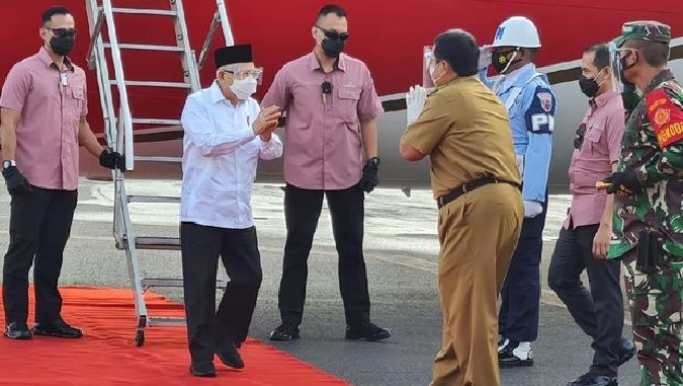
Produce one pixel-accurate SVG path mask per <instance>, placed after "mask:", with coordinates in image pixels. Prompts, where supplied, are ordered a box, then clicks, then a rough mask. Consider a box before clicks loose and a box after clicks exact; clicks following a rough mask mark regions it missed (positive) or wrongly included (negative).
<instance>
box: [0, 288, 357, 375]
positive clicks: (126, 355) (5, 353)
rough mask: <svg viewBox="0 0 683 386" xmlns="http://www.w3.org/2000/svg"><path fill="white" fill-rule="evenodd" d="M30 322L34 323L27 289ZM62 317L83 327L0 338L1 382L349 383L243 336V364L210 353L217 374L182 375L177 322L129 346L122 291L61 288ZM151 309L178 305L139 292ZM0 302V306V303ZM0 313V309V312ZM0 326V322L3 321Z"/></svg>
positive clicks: (182, 344)
mask: <svg viewBox="0 0 683 386" xmlns="http://www.w3.org/2000/svg"><path fill="white" fill-rule="evenodd" d="M30 294H31V295H30V301H31V306H30V308H29V309H30V310H31V311H30V313H31V317H30V318H29V326H32V325H33V289H32V288H31V290H30ZM62 296H63V298H64V307H63V317H64V319H65V320H66V321H67V322H68V323H69V324H72V325H74V326H77V327H80V328H82V329H84V332H85V337H83V338H82V339H77V340H68V339H59V338H48V337H41V336H35V337H33V339H32V340H30V341H12V340H9V339H6V338H4V337H0V384H2V385H12V386H20V385H26V386H28V385H60V386H62V385H63V386H77V385H88V386H105V385H154V386H162V385H163V386H167V385H230V386H254V385H260V386H264V385H278V386H295V385H296V386H301V385H348V383H347V382H344V381H342V380H340V379H337V378H335V377H333V376H331V375H328V374H326V373H323V372H322V371H319V370H317V369H316V368H314V367H313V366H311V365H309V364H307V363H305V362H302V361H300V360H298V359H296V358H294V357H292V356H290V355H288V354H286V353H284V352H282V351H279V350H277V349H275V348H273V347H271V346H267V345H264V344H262V343H260V342H258V341H256V340H251V339H250V340H248V341H247V342H246V343H245V344H244V345H243V346H242V349H241V353H242V357H243V358H244V361H245V364H246V367H245V368H244V369H242V370H233V369H229V368H227V367H225V366H224V365H223V364H222V363H221V362H220V361H219V360H218V358H216V359H215V361H214V363H215V364H216V370H217V373H218V376H217V377H216V378H196V377H193V376H191V375H190V374H189V372H188V367H189V353H188V351H187V343H186V342H187V341H186V335H185V334H186V330H185V328H184V327H152V328H147V329H146V331H145V345H144V346H143V347H135V343H134V338H135V322H136V318H135V310H134V305H133V297H132V292H131V291H129V290H119V289H109V288H89V287H66V288H62ZM146 301H147V305H148V309H149V310H150V311H149V313H150V315H153V316H179V315H183V307H182V305H178V304H173V303H171V302H169V301H168V300H166V299H164V298H163V297H161V296H159V295H156V294H152V293H150V292H148V293H147V295H146ZM0 307H1V305H0ZM0 315H2V314H0ZM2 325H3V326H4V323H3V324H2Z"/></svg>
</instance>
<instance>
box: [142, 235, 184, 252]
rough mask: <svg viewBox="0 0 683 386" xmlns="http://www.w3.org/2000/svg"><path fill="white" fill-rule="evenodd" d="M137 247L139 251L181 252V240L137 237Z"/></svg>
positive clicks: (176, 238) (175, 238)
mask: <svg viewBox="0 0 683 386" xmlns="http://www.w3.org/2000/svg"><path fill="white" fill-rule="evenodd" d="M135 247H136V248H137V249H156V250H165V251H179V250H180V239H179V238H178V237H137V238H136V239H135Z"/></svg>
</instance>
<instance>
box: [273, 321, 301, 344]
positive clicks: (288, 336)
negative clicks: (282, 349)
mask: <svg viewBox="0 0 683 386" xmlns="http://www.w3.org/2000/svg"><path fill="white" fill-rule="evenodd" d="M300 337H301V336H300V335H299V326H296V325H294V324H286V323H283V324H281V325H279V326H277V328H276V329H274V330H273V332H271V333H270V340H277V341H282V342H284V341H288V340H292V339H299V338H300Z"/></svg>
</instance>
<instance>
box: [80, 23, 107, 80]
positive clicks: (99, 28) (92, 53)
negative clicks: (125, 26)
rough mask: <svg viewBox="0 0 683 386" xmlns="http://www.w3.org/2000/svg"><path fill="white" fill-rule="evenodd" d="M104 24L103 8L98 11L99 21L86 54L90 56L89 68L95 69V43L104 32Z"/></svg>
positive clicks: (87, 56)
mask: <svg viewBox="0 0 683 386" xmlns="http://www.w3.org/2000/svg"><path fill="white" fill-rule="evenodd" d="M102 24H104V13H102V10H99V11H98V12H97V23H95V29H94V30H93V32H92V35H91V36H90V44H89V45H88V53H87V54H86V56H85V57H86V58H88V59H87V60H88V68H89V69H91V70H94V69H95V43H96V42H97V38H98V37H99V35H100V34H101V33H102Z"/></svg>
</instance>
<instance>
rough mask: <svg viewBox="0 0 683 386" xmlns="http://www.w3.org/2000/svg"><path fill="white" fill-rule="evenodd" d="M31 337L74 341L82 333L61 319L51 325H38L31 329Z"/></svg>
mask: <svg viewBox="0 0 683 386" xmlns="http://www.w3.org/2000/svg"><path fill="white" fill-rule="evenodd" d="M33 335H43V336H53V337H57V338H70V339H76V338H80V337H82V336H83V331H81V330H79V329H77V328H73V327H71V326H69V325H68V324H66V322H64V321H63V320H61V319H58V320H55V321H54V322H52V323H38V324H36V325H35V326H34V327H33Z"/></svg>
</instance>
